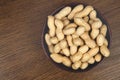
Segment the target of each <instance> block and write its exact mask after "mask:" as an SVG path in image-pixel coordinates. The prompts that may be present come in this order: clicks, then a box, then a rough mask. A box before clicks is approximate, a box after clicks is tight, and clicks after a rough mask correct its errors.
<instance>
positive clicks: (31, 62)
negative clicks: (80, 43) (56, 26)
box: [0, 0, 120, 80]
mask: <svg viewBox="0 0 120 80" xmlns="http://www.w3.org/2000/svg"><path fill="white" fill-rule="evenodd" d="M73 2H74V3H75V2H79V3H86V4H89V5H92V6H94V7H95V8H96V9H98V10H99V11H100V12H101V14H102V15H103V16H104V17H105V18H106V20H107V21H108V23H109V25H110V27H111V30H112V45H111V56H110V57H109V58H106V59H104V60H103V61H102V62H101V63H100V64H99V65H98V66H96V67H95V68H93V69H91V70H90V71H87V72H83V73H73V72H68V71H64V70H61V69H59V68H57V67H56V66H55V65H54V64H52V63H51V62H50V61H49V60H48V59H47V57H46V55H45V53H44V51H43V48H42V45H41V35H42V31H43V27H44V23H45V20H46V18H47V16H48V15H49V14H50V13H52V12H53V11H54V10H55V9H57V8H58V7H60V6H62V5H65V4H69V3H73ZM119 33H120V0H80V1H78V0H0V80H120V41H119V40H120V34H119Z"/></svg>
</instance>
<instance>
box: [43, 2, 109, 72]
mask: <svg viewBox="0 0 120 80" xmlns="http://www.w3.org/2000/svg"><path fill="white" fill-rule="evenodd" d="M47 25H48V28H49V32H48V33H46V34H45V40H46V43H47V45H48V49H49V52H50V57H51V58H52V60H53V61H55V62H56V63H62V64H63V65H65V66H67V67H71V68H72V69H74V70H77V69H82V70H83V69H86V68H87V67H88V65H89V64H94V63H95V62H100V61H101V59H102V56H104V57H108V56H109V55H110V51H109V49H108V41H107V39H106V33H107V26H106V25H105V24H103V23H102V21H101V20H100V19H99V18H98V17H97V12H96V10H94V8H93V7H92V6H86V7H84V6H83V5H82V4H79V5H77V6H75V7H74V8H73V9H72V8H71V7H70V6H66V7H64V8H63V9H61V11H59V12H58V13H56V14H55V15H54V16H53V15H49V16H48V21H47Z"/></svg>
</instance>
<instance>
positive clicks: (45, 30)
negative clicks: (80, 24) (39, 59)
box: [42, 3, 111, 72]
mask: <svg viewBox="0 0 120 80" xmlns="http://www.w3.org/2000/svg"><path fill="white" fill-rule="evenodd" d="M76 5H78V4H76V3H72V4H68V5H65V6H71V7H72V8H74V7H75V6H76ZM83 5H84V6H86V4H83ZM65 6H62V7H60V8H58V9H56V10H55V11H54V12H53V13H52V14H51V15H55V14H56V13H58V12H59V11H60V10H61V9H62V8H64V7H65ZM94 9H95V8H94ZM95 10H96V11H97V17H98V18H100V19H101V21H102V22H103V24H106V25H107V36H106V39H107V40H108V48H110V43H111V32H110V27H109V25H108V23H107V22H106V20H105V18H103V16H102V15H101V14H100V12H99V11H98V10H97V9H95ZM48 30H49V29H48V26H47V19H46V22H45V26H44V29H43V34H42V44H43V48H44V51H45V54H46V55H47V57H48V58H49V59H50V60H51V61H52V62H53V63H54V64H55V65H56V66H57V67H60V68H61V69H64V70H67V71H72V72H83V71H88V70H90V69H92V68H93V67H95V66H96V65H97V64H99V63H100V62H99V63H97V62H95V63H94V64H90V65H89V66H88V68H86V69H85V70H81V69H78V70H73V69H72V68H70V67H66V66H64V65H63V64H59V63H55V62H54V61H53V60H52V59H51V58H50V52H49V49H48V46H47V44H46V42H45V34H46V33H47V32H48ZM103 58H104V57H103V56H102V60H103ZM102 60H101V61H102Z"/></svg>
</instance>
